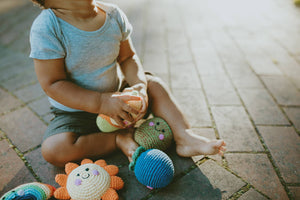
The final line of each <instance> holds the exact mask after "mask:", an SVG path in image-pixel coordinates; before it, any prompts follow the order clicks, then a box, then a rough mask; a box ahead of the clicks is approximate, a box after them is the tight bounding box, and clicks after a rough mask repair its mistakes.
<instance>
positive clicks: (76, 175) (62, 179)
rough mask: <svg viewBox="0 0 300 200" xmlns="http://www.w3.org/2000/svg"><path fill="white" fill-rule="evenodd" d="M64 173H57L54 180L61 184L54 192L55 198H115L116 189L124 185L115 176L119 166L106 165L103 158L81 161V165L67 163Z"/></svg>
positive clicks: (77, 199)
mask: <svg viewBox="0 0 300 200" xmlns="http://www.w3.org/2000/svg"><path fill="white" fill-rule="evenodd" d="M65 171H66V174H57V175H56V177H55V181H56V182H57V183H58V184H59V185H60V186H61V187H60V188H58V189H57V190H56V191H55V192H54V197H55V198H56V199H73V200H95V199H102V200H117V199H119V196H118V193H117V192H116V190H120V189H122V188H123V186H124V182H123V180H122V179H121V178H120V177H118V176H116V175H117V174H118V172H119V168H118V167H117V166H115V165H107V164H106V162H105V160H97V161H96V162H95V163H93V161H92V160H90V159H84V160H82V161H81V165H80V166H79V165H77V164H76V163H72V162H70V163H67V164H66V166H65Z"/></svg>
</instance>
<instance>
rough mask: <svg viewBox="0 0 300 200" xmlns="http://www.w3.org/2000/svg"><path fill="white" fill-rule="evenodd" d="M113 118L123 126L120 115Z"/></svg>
mask: <svg viewBox="0 0 300 200" xmlns="http://www.w3.org/2000/svg"><path fill="white" fill-rule="evenodd" d="M113 119H114V120H115V122H116V123H117V124H118V125H119V126H120V127H122V128H125V126H124V122H123V120H122V119H121V117H119V116H117V117H114V118H113Z"/></svg>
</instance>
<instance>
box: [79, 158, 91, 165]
mask: <svg viewBox="0 0 300 200" xmlns="http://www.w3.org/2000/svg"><path fill="white" fill-rule="evenodd" d="M88 163H93V161H92V160H91V159H83V160H82V161H81V165H84V164H88Z"/></svg>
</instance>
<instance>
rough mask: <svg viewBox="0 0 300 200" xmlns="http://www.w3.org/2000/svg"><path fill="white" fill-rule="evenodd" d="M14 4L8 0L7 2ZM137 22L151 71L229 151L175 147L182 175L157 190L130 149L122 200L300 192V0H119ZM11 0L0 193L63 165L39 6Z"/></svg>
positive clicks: (2, 80)
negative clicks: (35, 31)
mask: <svg viewBox="0 0 300 200" xmlns="http://www.w3.org/2000/svg"><path fill="white" fill-rule="evenodd" d="M6 2H8V1H6ZM112 2H114V3H117V4H118V5H119V6H120V7H121V8H122V9H123V10H124V11H125V13H126V14H127V15H128V17H129V20H130V21H131V23H132V24H133V27H134V33H133V35H132V38H133V41H134V44H135V46H136V49H137V52H138V54H139V56H140V58H141V60H142V62H143V65H144V68H145V70H150V71H153V72H155V73H156V74H157V75H158V76H160V77H161V78H162V79H163V80H165V81H166V82H167V83H168V85H169V86H170V89H171V91H172V92H173V94H174V95H175V97H176V98H177V99H178V102H179V104H180V106H181V107H182V108H183V109H184V111H185V112H186V116H187V119H188V120H189V121H190V122H191V124H192V126H193V128H194V130H195V132H196V133H197V134H199V135H203V136H206V137H209V138H222V139H224V140H226V142H227V147H228V151H227V152H226V153H225V155H224V156H223V157H220V156H194V157H193V158H181V157H178V156H177V155H176V152H175V149H174V147H172V148H170V149H169V150H168V151H167V153H168V154H169V155H170V157H171V158H172V160H173V162H174V165H175V170H176V174H175V179H174V181H173V182H172V183H171V184H170V185H169V186H168V187H166V188H164V189H161V190H153V191H151V190H149V189H147V188H145V187H144V186H142V185H141V184H139V183H138V181H137V180H136V178H135V177H134V174H132V173H131V172H129V171H128V161H127V160H126V158H125V156H123V155H122V154H121V153H120V152H116V153H114V154H112V155H111V156H109V157H106V158H105V159H106V160H107V161H108V163H110V164H116V165H118V166H119V167H120V173H119V176H121V177H122V178H123V179H124V180H125V188H124V189H123V190H121V191H120V192H119V194H120V197H121V199H134V200H135V199H151V200H154V199H178V200H179V199H180V200H181V199H247V200H248V199H299V198H300V174H299V169H300V153H299V152H300V138H299V134H300V78H299V77H300V47H299V43H300V21H299V20H297V19H299V18H300V8H299V7H296V6H295V5H294V4H293V1H292V0H291V1H286V0H263V1H262V0H252V1H240V0H227V1H211V0H188V1H186V0H133V1H126V2H125V1H121V0H113V1H112ZM2 6H4V4H2V3H1V2H0V7H1V8H2V9H0V21H1V22H0V24H1V26H0V55H1V56H0V196H1V195H2V194H3V193H4V192H6V191H8V190H10V189H12V188H13V187H15V186H17V185H20V184H22V183H28V182H32V181H42V182H44V183H49V184H52V185H54V186H58V185H57V184H56V183H55V181H54V176H55V174H57V173H61V172H63V170H62V169H59V168H56V167H54V166H52V165H50V164H49V163H47V162H46V161H45V160H44V159H43V158H42V156H41V152H40V146H41V139H42V134H43V132H44V130H45V128H46V126H47V124H48V122H49V121H50V119H51V118H52V115H51V114H50V113H49V104H48V102H47V100H46V96H45V94H44V93H43V91H42V89H41V88H40V86H39V84H38V82H37V78H36V76H35V73H34V69H33V62H32V60H31V59H29V58H28V54H29V51H30V48H29V41H28V36H29V29H30V25H31V23H32V20H33V19H34V18H35V16H37V15H38V13H39V12H40V10H39V9H38V8H37V7H33V6H32V5H31V3H30V2H26V1H25V0H20V1H16V2H14V6H13V7H11V6H7V4H5V6H6V7H5V9H4V7H2Z"/></svg>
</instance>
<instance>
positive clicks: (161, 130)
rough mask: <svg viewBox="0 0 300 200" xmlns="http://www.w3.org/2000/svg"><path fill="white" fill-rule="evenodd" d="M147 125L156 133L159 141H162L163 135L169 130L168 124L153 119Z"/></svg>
mask: <svg viewBox="0 0 300 200" xmlns="http://www.w3.org/2000/svg"><path fill="white" fill-rule="evenodd" d="M148 125H149V126H150V127H152V128H153V129H154V130H155V131H156V134H157V135H158V139H159V140H164V139H165V133H166V132H167V131H169V129H170V128H169V126H168V124H167V123H166V122H165V121H162V120H160V119H159V118H153V119H152V120H150V122H149V123H148Z"/></svg>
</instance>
